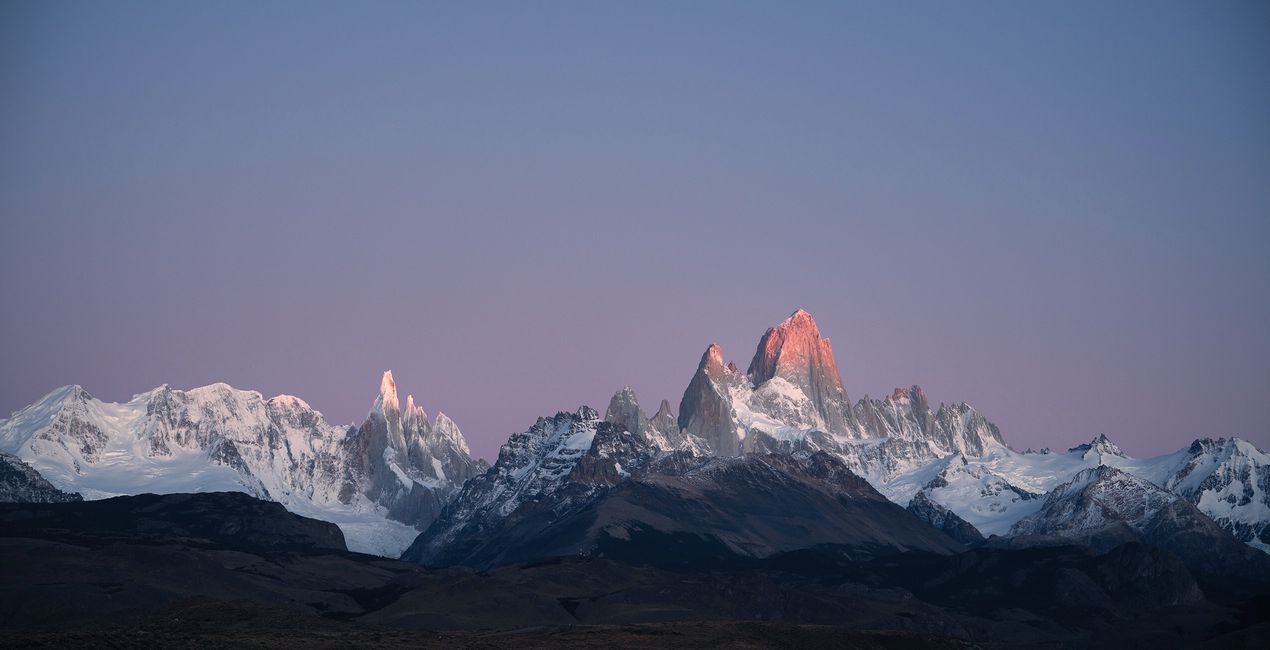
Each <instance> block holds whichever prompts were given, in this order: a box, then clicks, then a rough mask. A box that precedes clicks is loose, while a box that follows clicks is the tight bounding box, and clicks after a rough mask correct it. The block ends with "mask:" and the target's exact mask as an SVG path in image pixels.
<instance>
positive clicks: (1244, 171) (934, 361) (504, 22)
mask: <svg viewBox="0 0 1270 650" xmlns="http://www.w3.org/2000/svg"><path fill="white" fill-rule="evenodd" d="M0 87H2V88H3V89H4V97H5V101H3V102H0V367H3V371H2V372H0V411H3V412H6V413H7V412H9V411H11V410H14V409H17V408H20V407H21V406H23V405H25V404H27V403H29V402H31V401H33V400H35V399H37V398H39V397H40V396H41V395H43V394H45V393H46V392H48V391H50V390H52V389H53V388H55V387H57V386H61V385H64V384H69V383H78V384H82V385H83V386H85V387H86V388H87V389H88V390H89V391H90V392H91V393H93V394H94V395H96V396H98V397H101V398H104V399H109V400H123V399H127V398H128V397H129V396H130V395H131V394H133V393H135V392H140V391H143V390H146V389H149V388H151V387H153V386H156V385H158V384H162V383H169V384H171V385H173V386H177V387H184V388H189V387H194V386H198V385H203V384H207V383H211V382H215V381H225V382H228V383H231V384H233V385H234V386H237V387H240V388H251V389H256V390H260V391H261V392H263V393H265V394H266V395H272V394H277V393H288V394H294V395H298V396H301V397H303V398H304V399H305V400H307V401H308V402H309V403H310V404H312V405H313V406H314V407H316V408H318V409H320V410H322V411H323V412H324V413H325V414H326V415H327V416H328V418H329V419H331V420H333V421H336V422H353V421H360V420H361V419H362V418H363V417H364V416H365V414H366V411H367V409H369V407H370V405H371V402H372V400H373V399H374V397H375V395H376V394H377V387H378V382H379V380H380V376H381V373H382V371H384V370H386V369H390V368H391V369H392V370H394V372H395V375H396V378H397V381H398V384H399V386H400V389H399V390H400V392H401V394H402V395H405V394H407V393H412V394H413V395H414V396H415V399H416V401H417V402H419V403H420V404H421V405H423V406H424V407H425V408H426V409H427V410H428V411H429V413H432V414H435V413H436V411H437V410H438V409H439V410H443V411H445V412H446V413H447V414H448V415H450V416H451V417H453V418H454V419H455V420H456V421H457V422H458V423H459V425H460V427H462V429H463V431H464V433H465V434H466V435H467V437H468V439H469V441H470V443H471V447H472V449H473V451H474V452H475V453H477V454H480V455H484V456H486V457H492V456H493V455H494V454H495V453H496V450H497V448H498V445H499V444H501V443H502V442H503V441H504V440H505V439H506V437H507V435H508V434H509V433H511V432H513V431H519V430H523V429H524V428H526V427H527V426H529V425H530V424H532V422H533V421H534V419H535V418H536V417H537V416H539V415H544V414H549V413H553V412H555V411H557V410H561V409H573V408H576V407H577V406H578V405H579V404H581V403H588V404H591V405H593V406H595V407H597V408H600V409H602V408H603V406H604V405H606V404H607V400H608V398H609V396H610V395H611V394H612V393H613V392H614V391H616V390H618V389H620V388H621V387H622V386H623V385H626V384H629V385H631V386H632V387H634V388H635V390H636V392H637V394H638V396H639V398H640V400H641V402H642V403H643V405H644V407H645V408H646V409H647V410H650V411H651V410H653V409H655V408H656V405H657V402H658V401H659V400H660V399H662V398H667V399H670V400H671V402H672V403H673V404H678V399H679V397H680V395H681V394H682V391H683V389H684V387H685V386H686V385H687V382H688V380H689V378H690V377H691V374H692V372H693V370H694V369H695V367H696V364H697V361H698V360H699V358H700V356H701V354H702V352H703V351H704V350H705V348H706V346H707V345H708V344H709V343H710V342H711V341H715V340H717V341H719V342H720V343H721V344H722V346H723V350H724V354H725V356H726V358H727V359H728V360H733V361H736V362H737V363H738V364H739V365H741V366H742V367H744V366H745V365H746V362H747V361H748V360H749V358H750V357H751V356H752V355H753V353H754V347H755V345H756V344H757V342H758V339H759V337H760V336H761V335H762V333H763V331H764V329H765V328H766V327H768V326H770V325H773V324H775V323H777V322H779V321H780V320H781V319H783V318H785V317H786V316H787V315H788V314H789V313H790V312H791V311H793V310H794V309H795V308H797V307H804V308H806V309H808V310H809V311H810V312H811V313H812V314H814V315H815V317H816V319H817V321H818V322H819V325H820V328H821V330H822V332H823V333H824V334H825V335H826V336H829V337H831V338H832V339H833V343H834V345H833V348H834V352H835V354H836V356H837V361H838V365H839V368H840V369H841V371H842V374H843V380H844V383H845V385H846V388H847V391H848V393H849V394H850V395H851V396H852V397H853V398H859V397H862V396H863V395H864V394H866V393H869V394H872V395H875V396H878V395H884V394H888V393H890V392H891V390H892V389H893V388H894V387H896V386H908V385H910V384H913V383H918V384H921V385H922V386H923V387H924V388H925V390H926V393H927V394H928V395H929V396H930V398H931V400H932V401H934V402H938V401H941V400H942V401H950V402H951V401H962V400H965V401H967V402H970V403H971V404H973V405H974V406H976V407H977V408H979V409H980V410H981V411H982V412H984V413H985V414H986V415H987V416H988V417H989V418H990V419H992V420H994V421H995V422H997V423H998V424H999V425H1000V426H1001V428H1002V431H1003V434H1004V435H1005V437H1006V439H1007V441H1009V442H1010V443H1011V444H1013V445H1014V446H1016V447H1018V448H1024V447H1028V446H1032V447H1040V446H1051V447H1055V448H1065V447H1067V446H1071V445H1074V444H1077V443H1079V442H1084V441H1087V440H1088V439H1090V438H1092V437H1093V436H1094V435H1095V434H1097V433H1100V432H1102V433H1106V434H1108V435H1109V436H1111V437H1112V438H1113V439H1114V440H1115V441H1116V442H1117V443H1118V444H1120V446H1121V447H1123V448H1124V449H1125V450H1126V451H1127V452H1129V453H1131V454H1134V455H1150V454H1158V453H1163V452H1166V451H1171V450H1174V449H1177V448H1179V447H1181V446H1182V445H1184V444H1186V443H1188V442H1189V441H1190V440H1191V439H1193V438H1195V437H1197V436H1200V435H1213V436H1216V435H1226V436H1229V435H1237V436H1241V437H1245V438H1248V439H1250V440H1252V441H1254V442H1256V443H1257V444H1258V445H1260V446H1262V447H1263V448H1265V447H1267V446H1270V409H1267V408H1266V404H1267V397H1266V396H1267V395H1270V335H1267V332H1270V299H1268V298H1267V297H1268V296H1270V254H1268V253H1267V251H1268V250H1270V182H1267V179H1270V120H1267V118H1266V116H1267V115H1270V10H1268V9H1267V6H1266V4H1265V3H1256V2H1223V3H1194V2H1157V3H1150V4H1149V5H1135V4H1131V3H1061V5H1060V4H1058V3H1055V4H1053V5H1043V6H1038V5H1037V4H1036V3H1026V4H1020V3H976V4H973V5H969V6H957V5H954V4H950V3H933V4H921V5H913V4H912V3H902V6H890V5H887V4H884V3H862V4H860V5H853V4H850V3H830V4H825V5H819V4H806V5H801V6H797V7H793V6H786V5H781V4H779V3H769V4H762V5H757V6H750V5H743V4H740V3H731V2H728V3H718V4H715V3H708V2H705V3H696V2H694V3H686V4H685V3H655V2H648V3H645V2H641V3H612V4H610V3H590V2H588V3H577V4H575V3H560V4H557V3H513V4H509V5H501V4H481V5H479V6H477V5H476V4H475V3H455V4H448V3H410V4H395V3H375V4H371V5H355V4H349V3H331V4H327V3H313V2H303V3H288V2H270V3H263V4H260V3H238V2H224V3H221V2H218V3H197V4H189V5H185V4H176V3H148V2H142V3H89V2H83V3H77V2H65V3H44V2H30V3H28V2H7V3H4V4H3V5H2V6H0Z"/></svg>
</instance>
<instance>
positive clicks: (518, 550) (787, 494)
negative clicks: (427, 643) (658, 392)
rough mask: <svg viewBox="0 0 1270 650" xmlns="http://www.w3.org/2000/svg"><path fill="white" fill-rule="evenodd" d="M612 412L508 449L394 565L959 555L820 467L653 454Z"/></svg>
mask: <svg viewBox="0 0 1270 650" xmlns="http://www.w3.org/2000/svg"><path fill="white" fill-rule="evenodd" d="M614 404H616V405H617V406H618V408H616V409H613V408H611V409H610V411H609V416H610V418H612V419H614V420H616V422H615V421H609V420H601V419H599V416H598V414H597V413H596V412H595V411H594V410H592V409H590V408H588V407H585V406H584V407H582V408H580V409H578V411H577V412H576V413H564V412H561V413H557V414H556V415H555V416H553V417H551V418H540V419H539V420H538V422H537V423H535V424H534V426H533V427H531V428H530V429H529V430H528V431H526V432H524V433H520V434H515V435H513V436H512V437H511V438H510V439H509V440H508V442H507V444H506V445H504V446H503V448H502V451H501V452H500V453H499V458H498V462H497V463H495V465H494V467H493V469H492V470H491V471H489V472H487V473H485V474H484V475H482V476H479V477H476V478H474V479H472V480H470V481H468V483H467V484H466V485H465V486H464V488H463V490H462V491H460V493H459V495H458V496H457V497H456V498H455V499H454V501H453V502H451V504H450V505H449V506H447V507H446V509H445V511H444V512H443V513H442V515H441V517H440V518H438V519H437V521H435V522H434V523H433V524H432V526H431V527H429V528H428V530H427V531H425V532H424V533H423V534H421V535H420V536H419V539H418V540H416V542H415V543H414V544H413V545H412V546H411V547H410V549H408V550H407V551H406V553H405V554H404V555H403V559H407V560H413V561H416V562H421V563H424V564H430V565H451V564H461V565H467V566H473V567H479V568H485V567H490V566H496V565H500V564H508V563H516V562H527V561H534V560H541V559H545V558H550V557H559V556H567V555H578V554H587V555H592V554H595V555H601V556H613V557H620V558H625V559H635V560H637V561H650V562H654V563H658V564H664V563H672V564H673V563H675V562H677V561H689V562H690V561H691V560H690V559H689V558H690V557H691V556H692V555H693V554H705V555H706V556H711V555H713V554H715V553H720V552H722V553H723V554H725V555H726V554H735V555H739V556H744V557H766V556H768V555H771V554H774V553H778V552H781V551H789V550H796V549H801V548H806V547H808V546H814V545H817V544H835V545H838V546H843V547H848V548H851V549H853V550H852V552H853V553H854V554H858V555H859V556H860V557H868V556H870V555H872V554H878V553H886V552H896V551H903V550H912V549H920V550H925V551H931V552H936V553H948V552H954V551H956V550H959V549H960V548H961V547H960V545H959V544H958V543H957V542H955V541H954V540H953V539H951V538H949V537H947V536H945V535H944V534H943V533H941V532H939V531H937V530H935V529H933V528H930V527H929V526H926V525H925V524H924V523H923V522H922V521H921V520H920V519H918V518H917V517H915V516H913V515H912V514H911V513H908V512H905V511H904V510H903V509H902V508H900V507H899V506H897V505H895V504H893V503H891V502H889V501H888V500H887V499H886V498H885V497H883V496H882V495H881V494H879V493H878V492H877V491H876V490H874V489H873V488H872V487H871V486H870V485H869V484H868V483H867V482H866V481H864V480H863V479H861V478H859V477H858V476H856V475H855V474H854V473H852V472H851V471H850V470H849V469H848V468H847V467H846V466H845V465H843V464H842V462H841V461H840V460H838V459H836V458H835V457H833V456H830V455H829V454H826V453H823V452H819V453H811V452H798V453H795V454H758V453H755V454H746V455H743V456H725V457H720V456H712V455H701V454H699V453H697V451H696V450H695V449H693V448H682V449H676V450H664V449H659V448H658V447H657V446H655V445H653V444H651V443H650V442H648V440H647V439H646V438H645V437H643V436H640V435H636V434H635V433H633V432H632V431H631V429H639V428H641V427H643V426H644V425H645V424H647V422H648V421H647V420H643V419H638V420H630V419H627V418H625V417H622V416H623V415H624V414H625V415H630V414H633V413H637V411H636V410H633V409H632V410H629V411H628V412H627V407H629V406H631V405H637V402H636V401H635V399H634V394H633V393H631V392H630V390H629V389H625V390H624V391H622V392H619V393H618V395H617V396H615V397H614ZM636 408H637V406H636ZM671 548H673V549H676V550H673V551H672V550H670V549H671ZM677 554H684V555H685V557H684V558H676V557H675V556H676V555H677Z"/></svg>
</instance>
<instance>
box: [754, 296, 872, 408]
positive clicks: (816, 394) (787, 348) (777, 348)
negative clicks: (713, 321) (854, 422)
mask: <svg viewBox="0 0 1270 650" xmlns="http://www.w3.org/2000/svg"><path fill="white" fill-rule="evenodd" d="M747 374H749V376H750V381H751V382H753V383H754V385H756V386H757V385H760V384H762V383H763V382H765V381H768V380H770V379H772V378H773V377H780V378H782V379H784V380H786V381H788V382H790V383H791V384H793V385H795V386H797V387H799V388H801V389H802V390H803V392H804V393H806V395H807V397H809V398H811V400H812V402H813V403H814V404H815V406H816V410H817V411H819V412H820V415H821V416H822V417H823V418H824V421H825V425H826V426H827V427H828V429H829V430H830V431H831V432H834V433H842V432H846V431H848V430H849V428H850V427H849V424H850V421H849V419H850V404H849V402H848V401H847V393H846V390H844V389H843V387H842V376H841V375H840V374H838V364H837V362H836V361H835V360H834V358H833V347H832V346H831V345H830V344H829V339H827V338H821V337H820V328H819V327H817V326H816V320H815V319H814V318H812V317H811V314H809V313H807V312H806V311H804V310H802V309H799V310H798V311H796V312H794V313H793V315H791V316H790V317H789V318H787V319H785V321H784V322H783V323H781V324H780V325H777V326H776V327H772V328H769V329H768V330H767V333H765V334H764V335H763V338H762V339H761V340H760V341H759V344H758V350H756V351H755V352H754V360H753V361H751V362H750V368H749V370H748V371H747Z"/></svg>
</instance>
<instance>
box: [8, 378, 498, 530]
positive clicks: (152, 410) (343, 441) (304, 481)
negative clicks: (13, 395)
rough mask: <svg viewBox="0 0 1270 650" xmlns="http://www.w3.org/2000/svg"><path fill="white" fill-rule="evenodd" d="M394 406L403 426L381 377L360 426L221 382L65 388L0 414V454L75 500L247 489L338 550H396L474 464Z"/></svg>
mask: <svg viewBox="0 0 1270 650" xmlns="http://www.w3.org/2000/svg"><path fill="white" fill-rule="evenodd" d="M408 405H409V406H410V407H411V408H410V409H409V413H407V416H406V417H405V418H404V424H403V417H402V414H401V412H400V408H399V406H398V402H397V395H396V385H395V383H394V382H393V379H392V374H391V372H388V373H384V378H383V382H382V384H381V391H380V395H379V397H378V398H377V399H376V400H375V404H374V406H373V407H372V409H371V412H370V415H369V416H368V417H367V420H366V423H365V424H363V425H362V426H361V427H353V426H335V425H331V424H329V423H327V422H326V420H325V419H324V418H323V417H322V414H321V413H319V412H318V411H316V410H314V409H313V408H312V407H310V406H309V405H308V404H307V403H305V402H304V401H303V400H301V399H299V398H297V397H292V396H288V395H280V396H277V397H274V398H271V399H265V398H264V397H263V396H262V395H261V394H260V393H257V392H255V391H244V390H237V389H235V388H233V387H231V386H228V385H226V384H212V385H210V386H203V387H201V388H195V389H192V390H188V391H182V390H176V389H173V388H171V387H169V386H160V387H158V388H156V389H154V390H151V391H148V392H145V393H141V394H139V395H136V396H135V397H133V398H132V399H131V400H130V401H128V402H126V403H123V404H116V403H108V402H102V401H101V400H97V399H95V398H93V397H92V396H91V395H89V394H88V392H87V391H85V390H84V389H83V388H81V387H79V386H66V387H63V388H60V389H58V390H55V391H53V392H52V393H49V394H48V395H46V396H45V397H44V398H43V399H41V400H39V401H38V402H36V403H34V404H32V405H30V406H28V407H26V408H24V409H22V410H20V411H18V412H16V413H14V414H13V416H12V417H10V418H9V419H7V420H0V450H3V451H5V452H7V453H12V454H13V455H15V456H17V457H19V458H21V459H22V460H23V461H25V462H27V463H29V464H30V465H31V466H32V467H34V468H35V469H36V470H37V471H39V473H40V474H42V475H43V476H44V477H45V478H46V479H47V480H48V481H49V482H51V483H52V484H53V485H55V486H57V487H58V488H60V489H63V490H67V491H73V492H79V493H80V494H82V495H83V496H84V497H85V498H87V499H100V498H106V497H111V496H117V495H123V494H139V493H144V492H154V493H175V492H210V491H241V492H247V493H249V494H252V495H254V496H257V497H259V498H264V499H270V500H273V501H277V502H279V503H281V504H283V505H285V506H286V507H287V508H288V509H289V510H291V511H293V512H296V513H298V514H302V515H305V516H310V517H314V518H318V519H324V520H327V521H331V522H334V523H336V524H338V525H340V527H341V528H342V529H343V530H344V533H345V536H346V538H347V540H348V544H349V548H350V549H352V550H358V551H363V552H371V553H376V554H381V555H396V554H398V553H399V552H400V551H401V549H403V548H405V546H407V545H408V544H409V543H410V541H411V540H412V539H413V538H414V536H415V535H416V534H417V533H418V530H419V529H420V528H422V527H425V526H426V525H427V524H428V523H430V522H431V520H432V519H433V518H435V516H436V514H437V513H438V512H439V511H440V509H441V507H442V506H443V505H444V503H445V502H446V501H447V500H448V498H449V496H450V495H451V494H452V493H453V491H454V490H455V489H456V488H457V486H458V485H461V484H462V481H464V480H466V478H468V477H470V476H471V475H473V474H475V473H476V472H477V471H479V470H480V469H481V468H480V467H479V466H478V465H477V463H476V462H475V461H473V460H472V459H471V457H470V456H469V455H467V446H466V443H465V442H464V441H463V438H462V434H461V433H459V431H458V429H457V427H455V426H454V425H453V422H451V421H450V420H449V418H446V417H445V416H444V415H438V418H437V424H436V425H432V424H429V423H428V421H427V418H426V414H424V413H423V411H422V409H418V408H415V407H414V406H413V398H411V399H410V400H408Z"/></svg>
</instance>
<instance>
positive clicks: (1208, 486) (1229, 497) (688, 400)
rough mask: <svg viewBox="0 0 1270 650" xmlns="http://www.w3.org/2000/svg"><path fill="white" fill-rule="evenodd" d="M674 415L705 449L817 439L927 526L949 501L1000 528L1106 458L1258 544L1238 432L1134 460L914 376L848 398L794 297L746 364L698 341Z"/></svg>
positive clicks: (1260, 512) (742, 449) (1249, 459)
mask: <svg viewBox="0 0 1270 650" xmlns="http://www.w3.org/2000/svg"><path fill="white" fill-rule="evenodd" d="M679 425H680V427H681V428H682V429H683V432H684V434H685V436H686V437H687V438H688V439H689V440H693V439H695V440H696V441H697V443H698V444H699V446H700V447H701V448H702V449H705V450H708V451H709V452H711V453H714V454H719V455H733V454H744V453H758V452H769V451H776V452H786V453H791V452H795V451H799V450H805V451H816V450H823V451H826V452H828V453H831V454H833V455H835V456H837V457H838V458H840V459H841V460H842V461H843V462H844V463H846V464H847V466H848V467H850V468H851V469H852V470H853V471H855V472H856V473H857V474H859V475H861V476H863V477H865V478H866V479H868V480H869V481H870V482H871V483H872V484H873V485H874V486H875V487H876V488H877V489H878V490H879V491H881V492H882V493H883V494H885V495H886V496H887V497H888V498H890V499H892V500H893V501H895V502H896V503H899V504H901V505H906V506H907V505H909V504H910V503H912V502H913V501H914V499H915V498H918V497H919V496H920V500H919V501H918V503H917V506H916V508H915V511H916V512H918V513H919V514H920V515H921V516H923V517H928V518H930V521H932V522H935V523H937V525H943V522H946V521H948V519H947V516H946V513H953V514H955V515H956V516H957V518H958V519H959V520H961V521H964V522H966V523H968V524H970V525H971V526H973V527H974V528H975V529H976V530H977V531H978V532H979V533H980V534H982V535H985V536H987V535H1006V534H1009V532H1010V530H1011V527H1012V526H1014V525H1015V524H1016V523H1017V522H1019V521H1020V520H1021V519H1023V518H1024V517H1027V516H1029V515H1032V514H1034V513H1036V512H1037V511H1038V510H1040V509H1041V508H1042V506H1043V503H1044V497H1045V495H1046V494H1047V493H1049V492H1050V491H1051V490H1053V489H1055V488H1056V487H1057V486H1059V485H1060V484H1062V483H1065V482H1067V481H1069V480H1071V479H1072V478H1073V477H1074V476H1075V475H1076V474H1077V473H1079V472H1081V471H1082V470H1085V469H1088V468H1091V467H1097V466H1100V465H1110V466H1113V467H1117V468H1120V469H1122V470H1124V471H1126V472H1128V473H1130V474H1132V475H1134V476H1137V477H1140V478H1142V479H1144V480H1146V481H1149V482H1151V483H1154V484H1156V485H1158V486H1161V487H1163V488H1165V489H1167V490H1169V491H1171V492H1173V493H1175V494H1177V495H1179V496H1182V497H1184V498H1186V499H1187V500H1188V501H1190V502H1191V503H1193V504H1194V505H1196V506H1197V507H1198V508H1199V510H1200V511H1201V512H1203V513H1205V514H1207V515H1208V516H1210V517H1212V518H1213V519H1214V520H1215V521H1217V522H1218V523H1219V524H1220V525H1221V526H1222V527H1223V528H1226V529H1227V530H1229V531H1231V532H1232V533H1233V534H1235V535H1236V536H1237V537H1239V538H1240V539H1241V540H1243V541H1246V542H1249V543H1252V544H1253V545H1257V546H1259V547H1260V548H1263V549H1270V546H1267V539H1266V538H1267V537H1270V462H1268V461H1270V457H1268V456H1267V455H1266V454H1265V453H1264V452H1262V451H1261V450H1259V449H1257V448H1256V447H1255V446H1253V445H1252V444H1250V443H1248V442H1246V441H1243V440H1238V439H1232V440H1224V439H1222V440H1217V441H1212V440H1208V439H1203V440H1197V441H1196V442H1195V443H1194V444H1193V445H1191V447H1190V448H1189V449H1187V450H1182V451H1179V452H1177V453H1175V454H1169V455H1165V456H1161V457H1158V458H1152V459H1144V460H1140V459H1134V458H1130V457H1128V456H1127V455H1126V454H1125V453H1124V452H1123V451H1121V450H1120V449H1119V447H1117V446H1116V445H1115V444H1114V443H1113V442H1111V440H1109V439H1108V438H1107V437H1106V436H1101V435H1100V436H1098V437H1097V438H1095V439H1094V440H1093V441H1091V442H1090V443H1088V444H1084V445H1079V446H1077V447H1074V448H1072V449H1070V450H1068V451H1067V452H1066V453H1049V452H1045V453H1031V452H1029V453H1020V452H1017V451H1014V450H1013V449H1011V448H1010V447H1009V446H1007V445H1006V444H1005V442H1004V440H1003V438H1002V436H1001V433H1000V431H999V430H998V428H997V427H996V426H995V425H994V424H992V423H991V422H990V421H988V420H987V419H986V418H985V417H984V416H983V415H982V414H980V413H979V412H977V411H976V410H975V409H974V408H973V407H971V406H970V405H968V404H966V403H964V402H962V403H959V404H940V405H939V406H938V407H937V408H932V407H931V406H930V404H929V402H928V401H927V399H926V395H925V393H924V391H922V389H921V388H920V387H918V386H912V387H909V388H897V389H895V391H894V392H893V393H892V394H891V395H889V396H887V397H886V398H884V399H881V400H878V399H871V398H869V397H867V396H866V397H865V398H864V399H861V400H859V401H858V402H856V403H855V404H854V405H850V402H849V400H848V399H847V396H846V392H845V391H844V390H843V388H842V381H841V378H840V377H839V375H838V365H837V362H836V360H835V359H834V356H833V350H832V347H831V346H830V344H829V341H828V339H823V338H821V336H820V330H819V328H818V327H817V325H816V322H815V320H814V319H813V318H812V317H811V315H810V314H808V313H807V312H806V311H803V310H801V309H800V310H798V311H796V312H794V314H793V315H791V316H790V317H789V318H788V319H786V320H785V321H784V322H782V323H781V324H779V325H777V326H776V327H773V328H770V329H769V330H768V331H767V332H766V333H765V334H764V335H763V337H762V339H761V340H760V341H759V344H758V349H757V350H756V352H755V354H754V359H753V361H752V362H751V363H750V367H749V370H748V371H747V372H746V373H741V372H740V371H739V369H738V368H737V366H736V364H732V363H727V362H725V360H724V357H723V351H722V349H721V348H720V347H719V346H718V345H717V344H712V345H710V346H709V348H707V350H706V352H705V354H704V355H703V356H702V358H701V362H700V364H699V365H698V368H697V372H696V373H695V374H694V375H693V377H692V380H691V382H690V383H689V385H688V388H687V390H686V391H685V392H684V396H683V400H682V402H681V403H680V412H679ZM955 523H956V522H954V528H956V526H955ZM962 537H963V538H970V537H973V536H972V535H962Z"/></svg>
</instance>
